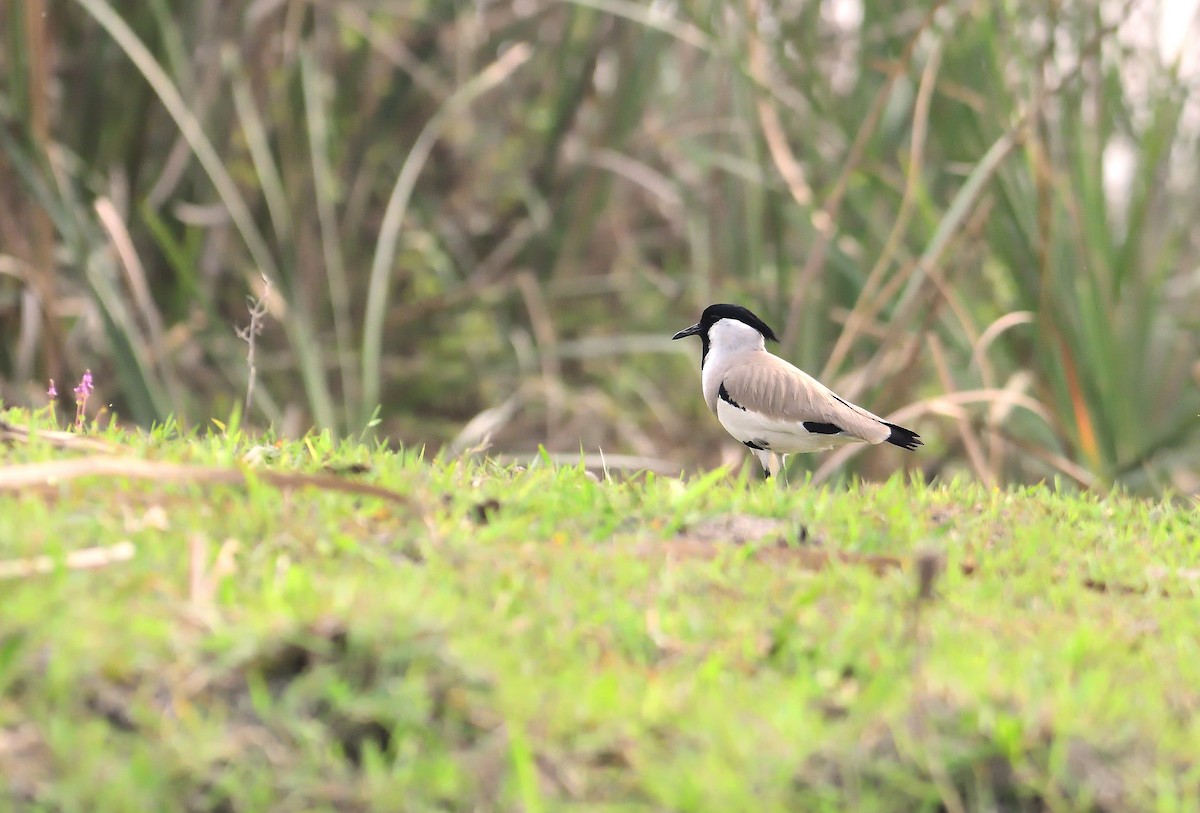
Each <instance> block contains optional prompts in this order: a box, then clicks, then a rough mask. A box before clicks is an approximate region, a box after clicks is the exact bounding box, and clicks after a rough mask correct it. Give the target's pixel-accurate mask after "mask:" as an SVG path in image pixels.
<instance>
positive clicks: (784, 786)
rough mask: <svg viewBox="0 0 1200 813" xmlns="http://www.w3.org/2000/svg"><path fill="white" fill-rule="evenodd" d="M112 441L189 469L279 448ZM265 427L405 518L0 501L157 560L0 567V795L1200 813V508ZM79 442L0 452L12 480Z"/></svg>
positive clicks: (196, 499) (20, 515)
mask: <svg viewBox="0 0 1200 813" xmlns="http://www.w3.org/2000/svg"><path fill="white" fill-rule="evenodd" d="M3 417H6V419H7V420H8V421H9V422H10V423H14V424H19V425H26V424H28V423H29V422H30V421H31V420H32V421H33V422H34V423H35V424H39V423H40V424H41V425H42V426H43V427H44V426H45V424H46V422H45V420H44V418H43V417H40V416H35V417H33V418H30V417H29V416H28V415H26V414H23V413H16V412H10V413H7V415H6V416H3ZM102 437H104V438H105V439H107V440H110V441H112V442H117V443H121V444H123V445H124V446H125V447H127V448H126V449H125V451H126V452H127V453H129V454H131V455H133V456H136V457H139V458H145V459H150V460H159V461H177V462H182V463H187V464H195V465H198V466H199V465H203V466H214V465H217V466H237V465H241V464H240V463H239V461H240V460H241V459H242V458H243V456H244V455H245V454H246V453H247V452H250V451H251V450H252V449H254V448H255V447H256V446H258V444H259V443H260V442H262V441H261V440H259V439H253V438H249V437H246V436H243V435H242V434H241V433H239V432H238V431H237V429H236V428H234V427H230V429H229V431H228V432H225V433H218V432H217V431H216V430H214V432H213V433H212V434H209V435H203V436H191V437H178V436H177V435H174V434H173V433H171V432H168V431H156V432H153V433H150V434H148V435H144V434H143V435H136V436H134V435H125V434H122V433H121V432H120V431H118V430H110V431H108V432H107V433H106V434H102ZM264 445H265V446H267V447H268V448H270V449H271V450H273V451H272V452H271V453H270V454H268V455H263V454H262V452H261V451H259V452H254V454H255V455H256V456H259V457H263V458H265V460H266V462H263V463H260V464H258V465H257V467H256V469H257V470H271V471H279V472H293V471H298V472H313V473H321V472H327V470H328V469H333V470H335V471H339V472H345V471H347V470H348V467H354V466H356V465H365V466H366V467H369V468H368V469H367V470H366V471H359V472H358V473H354V474H342V475H340V476H343V477H346V478H349V479H354V480H357V481H361V482H366V483H372V484H374V485H378V486H383V487H386V488H388V489H391V490H394V491H396V492H399V493H401V494H403V495H405V498H406V501H405V502H388V501H384V500H381V499H378V498H376V497H371V496H367V495H363V494H348V493H336V492H333V491H330V490H328V489H323V488H299V489H285V488H280V487H278V485H277V484H274V485H273V484H271V483H270V482H268V480H267V479H265V478H263V477H257V476H255V475H254V474H253V473H251V474H250V475H249V477H248V480H247V482H246V483H244V484H242V485H238V486H231V485H200V484H187V483H184V484H165V483H161V482H155V481H146V480H132V479H130V480H125V479H123V478H120V477H111V476H109V477H105V478H96V477H90V478H89V477H84V478H80V479H76V480H71V481H65V480H63V481H59V482H56V483H52V484H48V485H46V486H44V487H37V488H33V487H29V486H26V487H23V488H22V489H20V490H19V491H16V492H13V491H11V490H7V491H0V501H2V502H0V559H3V560H6V561H8V560H14V559H18V558H24V557H30V556H37V555H44V554H50V555H52V556H56V557H60V556H62V555H64V554H65V553H66V552H68V551H72V550H76V549H81V548H85V547H89V546H108V545H115V544H117V543H119V542H121V541H123V540H128V541H130V542H132V543H133V545H134V546H135V547H136V554H135V556H134V558H133V559H132V560H129V561H125V562H119V563H114V564H112V565H110V566H108V567H106V568H103V569H98V570H93V571H67V570H64V569H62V568H59V569H57V570H55V571H54V572H51V573H47V574H43V575H36V576H29V577H26V578H22V579H13V580H9V581H5V582H3V583H2V584H0V590H2V592H0V596H2V598H0V602H2V605H3V610H2V612H0V782H2V783H3V784H2V785H0V808H3V809H7V810H30V811H35V810H36V811H76V810H88V811H128V810H155V811H222V812H223V813H224V812H229V811H263V810H271V811H360V810H361V811H368V810H370V811H375V810H377V811H395V810H406V811H423V810H462V811H467V810H524V811H551V810H663V811H667V810H675V811H720V813H728V811H741V810H747V811H749V810H754V811H767V810H781V811H783V810H788V811H792V810H805V811H846V810H854V811H919V810H927V811H940V810H947V811H955V810H961V811H985V810H1001V809H1003V810H1030V811H1033V810H1038V811H1041V810H1053V811H1075V810H1096V811H1099V810H1121V811H1135V810H1153V811H1183V810H1194V809H1197V804H1200V798H1198V796H1200V793H1198V788H1200V785H1198V783H1197V782H1196V776H1195V769H1194V768H1193V767H1191V766H1192V764H1193V762H1194V760H1193V756H1194V754H1195V753H1197V749H1200V726H1198V725H1197V709H1198V708H1200V644H1198V643H1197V641H1200V636H1197V634H1196V633H1197V622H1196V618H1197V606H1196V605H1197V596H1198V594H1200V531H1198V530H1197V523H1196V513H1195V506H1194V505H1186V504H1182V503H1172V502H1151V501H1145V500H1140V499H1132V498H1127V497H1123V496H1119V495H1114V496H1107V497H1101V496H1096V495H1089V494H1085V495H1075V494H1069V493H1063V492H1060V491H1058V490H1056V489H1055V488H1053V487H1051V486H1039V487H1029V488H1024V489H1017V490H988V489H984V488H982V487H980V486H977V485H973V484H969V483H966V482H955V483H948V484H934V485H925V484H922V483H917V482H909V481H906V480H903V479H901V478H898V477H897V478H893V479H891V480H889V481H887V482H885V483H879V484H861V485H855V486H852V487H849V488H844V489H826V488H820V489H818V488H812V487H806V486H805V485H804V484H803V483H797V482H793V484H792V486H791V487H790V488H789V489H786V490H785V489H780V488H778V487H776V486H774V485H773V484H770V483H762V482H757V481H747V480H746V479H745V478H738V477H734V476H730V475H727V474H726V473H724V472H715V473H713V474H711V475H706V476H702V477H697V478H694V479H690V480H677V479H674V478H664V477H654V476H649V475H647V476H636V477H632V478H630V479H627V480H623V481H610V480H605V479H603V478H596V477H595V476H594V475H593V474H592V473H589V472H587V471H585V470H583V469H582V468H581V467H553V466H550V465H548V464H547V463H545V462H544V461H533V462H532V463H531V465H529V466H528V467H527V468H521V467H500V466H497V465H495V464H493V463H490V462H486V461H483V462H469V461H459V460H447V461H440V460H435V461H429V460H423V459H422V457H421V455H420V454H418V453H416V452H413V451H403V452H393V451H386V450H382V449H375V448H366V447H363V446H360V445H356V444H355V443H353V442H337V443H334V442H331V441H329V440H328V439H327V437H325V436H310V437H308V438H306V439H304V440H301V441H298V442H290V443H286V444H272V443H264ZM78 456H79V455H78V454H77V453H72V452H68V451H64V450H61V449H56V448H54V447H53V446H51V445H50V444H49V443H48V442H46V441H44V440H39V439H37V438H36V437H35V438H34V439H33V440H32V441H31V442H30V443H28V444H14V445H8V446H0V463H2V465H0V488H3V487H4V486H3V484H4V483H5V482H7V481H6V480H5V479H4V478H6V477H9V476H11V475H12V473H13V472H14V471H17V469H15V468H14V467H17V466H20V465H21V464H23V463H30V462H38V461H46V460H51V459H62V458H73V457H78ZM253 470H254V469H252V470H251V471H253ZM749 517H756V518H760V519H759V520H758V521H753V520H751V519H749ZM769 520H777V522H774V523H773V522H770V521H769ZM756 536H762V537H763V538H762V539H761V540H756V539H744V538H741V537H756ZM801 539H803V541H801ZM227 540H235V541H234V542H233V543H227V542H226V541H227ZM222 546H225V550H226V555H227V556H231V557H232V558H231V561H232V567H231V568H230V569H229V570H227V571H226V572H225V574H224V575H223V576H222V575H220V568H217V567H216V566H215V565H214V560H215V559H216V557H217V555H218V554H217V551H218V550H219V549H221V548H222ZM822 552H827V553H833V552H844V553H846V554H849V557H848V558H847V560H845V561H839V562H837V563H835V564H831V565H829V566H828V567H825V568H823V569H815V568H814V567H813V565H814V563H816V562H817V561H818V557H819V556H821V555H823V554H822ZM931 552H933V553H936V554H937V555H938V556H939V557H941V558H942V560H943V562H944V568H943V570H942V574H941V575H940V577H939V578H938V579H937V581H936V584H935V589H934V596H933V598H931V599H930V600H929V601H927V602H923V603H921V604H920V605H918V604H917V603H916V602H915V596H916V592H917V586H916V576H915V573H914V570H915V568H914V566H913V562H914V559H915V558H916V557H923V556H927V555H929V554H930V553H931ZM198 553H202V554H203V555H204V559H203V560H202V561H200V560H196V561H193V559H194V557H195V556H196V555H197V554H198ZM866 557H875V558H866ZM896 562H898V563H899V565H900V566H899V567H883V565H886V564H888V563H896ZM869 564H873V565H876V566H877V567H868V566H867V565H869ZM877 570H878V571H880V572H877ZM214 572H215V573H216V575H214Z"/></svg>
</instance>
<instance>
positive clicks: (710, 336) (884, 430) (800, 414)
mask: <svg viewBox="0 0 1200 813" xmlns="http://www.w3.org/2000/svg"><path fill="white" fill-rule="evenodd" d="M689 336H699V337H700V341H701V343H702V345H701V352H700V371H701V376H700V378H701V383H700V386H701V390H702V391H703V393H704V401H705V403H707V404H708V408H709V409H710V410H712V412H713V414H714V415H716V416H717V420H718V421H720V422H721V426H723V427H724V428H725V431H726V432H728V433H729V434H730V435H732V436H733V437H734V438H735V439H736V440H738V441H739V442H740V443H742V444H744V445H745V446H747V447H748V448H749V449H750V451H751V452H753V453H754V455H755V457H757V458H758V461H759V463H761V464H762V467H763V470H764V472H765V474H766V477H767V478H770V477H771V476H772V475H773V474H777V473H778V472H779V471H780V469H781V468H782V467H783V464H784V462H785V459H786V456H787V455H789V454H797V453H805V452H821V451H826V450H829V449H833V448H836V447H838V446H845V445H847V444H850V443H870V444H877V443H884V442H887V443H890V444H892V445H893V446H899V447H900V448H901V449H907V450H909V451H913V450H915V449H916V448H917V447H918V446H922V445H924V444H923V442H922V440H921V436H920V435H918V434H917V433H916V432H914V431H913V430H911V429H906V428H905V427H903V426H898V425H897V424H894V423H888V422H887V421H885V420H884V419H883V418H881V417H879V416H878V415H875V414H874V413H871V412H868V411H867V410H865V409H863V408H862V407H860V406H857V405H855V404H852V403H850V402H849V401H846V400H844V399H842V398H840V397H838V395H837V394H835V393H834V392H833V390H831V389H829V388H828V387H826V386H825V385H824V384H822V383H821V382H820V381H817V380H816V379H815V378H813V377H812V376H810V375H809V374H808V373H806V372H804V371H803V370H801V369H800V368H799V367H795V366H793V365H792V364H790V363H788V362H787V361H785V360H784V359H782V358H780V357H779V356H776V355H775V354H773V353H771V352H770V351H768V350H767V348H766V342H767V341H772V342H778V341H779V339H778V338H777V337H776V336H775V331H773V330H771V328H770V326H768V325H767V323H766V322H764V321H763V320H762V319H760V318H758V317H757V316H755V315H754V313H752V312H751V311H750V310H749V309H747V308H744V307H742V306H740V305H729V304H716V305H709V306H708V307H707V308H705V309H704V312H703V313H702V314H701V315H700V321H699V322H697V323H696V324H694V325H692V326H691V327H686V328H684V329H683V330H681V331H679V332H678V333H676V334H675V335H674V336H672V337H671V339H672V340H678V339H686V338H687V337H689Z"/></svg>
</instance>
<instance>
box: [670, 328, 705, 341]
mask: <svg viewBox="0 0 1200 813" xmlns="http://www.w3.org/2000/svg"><path fill="white" fill-rule="evenodd" d="M699 332H700V325H699V324H695V325H692V326H691V327H685V328H684V329H683V330H681V331H679V332H678V333H676V334H675V335H674V336H672V337H671V341H675V340H676V339H686V338H687V337H688V336H695V335H696V334H697V333H699Z"/></svg>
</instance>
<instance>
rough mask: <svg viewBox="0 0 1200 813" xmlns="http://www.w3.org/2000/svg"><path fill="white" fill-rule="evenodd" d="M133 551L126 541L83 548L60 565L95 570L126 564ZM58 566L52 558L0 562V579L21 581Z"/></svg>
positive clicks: (72, 568) (68, 556)
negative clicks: (121, 563) (116, 564)
mask: <svg viewBox="0 0 1200 813" xmlns="http://www.w3.org/2000/svg"><path fill="white" fill-rule="evenodd" d="M135 550H136V549H135V548H134V546H133V543H132V542H129V541H128V540H126V541H125V542H118V543H117V544H115V545H110V546H108V547H95V548H83V549H82V550H73V551H71V552H70V553H68V554H67V555H66V556H65V557H63V559H62V560H61V564H62V566H63V567H65V568H67V569H68V570H95V569H97V568H101V567H108V566H109V565H111V564H114V563H116V562H128V561H129V560H130V559H132V558H133V554H134V552H135ZM58 566H59V560H57V559H55V557H53V556H31V557H29V558H28V559H10V560H8V561H0V579H23V578H26V577H27V576H36V575H38V574H41V573H53V572H54V571H55V570H56V569H57V568H58Z"/></svg>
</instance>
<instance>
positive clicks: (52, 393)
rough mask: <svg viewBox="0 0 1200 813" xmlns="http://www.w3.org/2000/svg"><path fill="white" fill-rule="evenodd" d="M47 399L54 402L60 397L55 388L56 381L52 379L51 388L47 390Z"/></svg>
mask: <svg viewBox="0 0 1200 813" xmlns="http://www.w3.org/2000/svg"><path fill="white" fill-rule="evenodd" d="M46 397H47V398H49V399H50V400H51V401H53V400H54V399H55V398H57V397H58V390H56V389H55V388H54V379H53V378H52V379H50V386H49V387H48V388H47V389H46Z"/></svg>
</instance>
